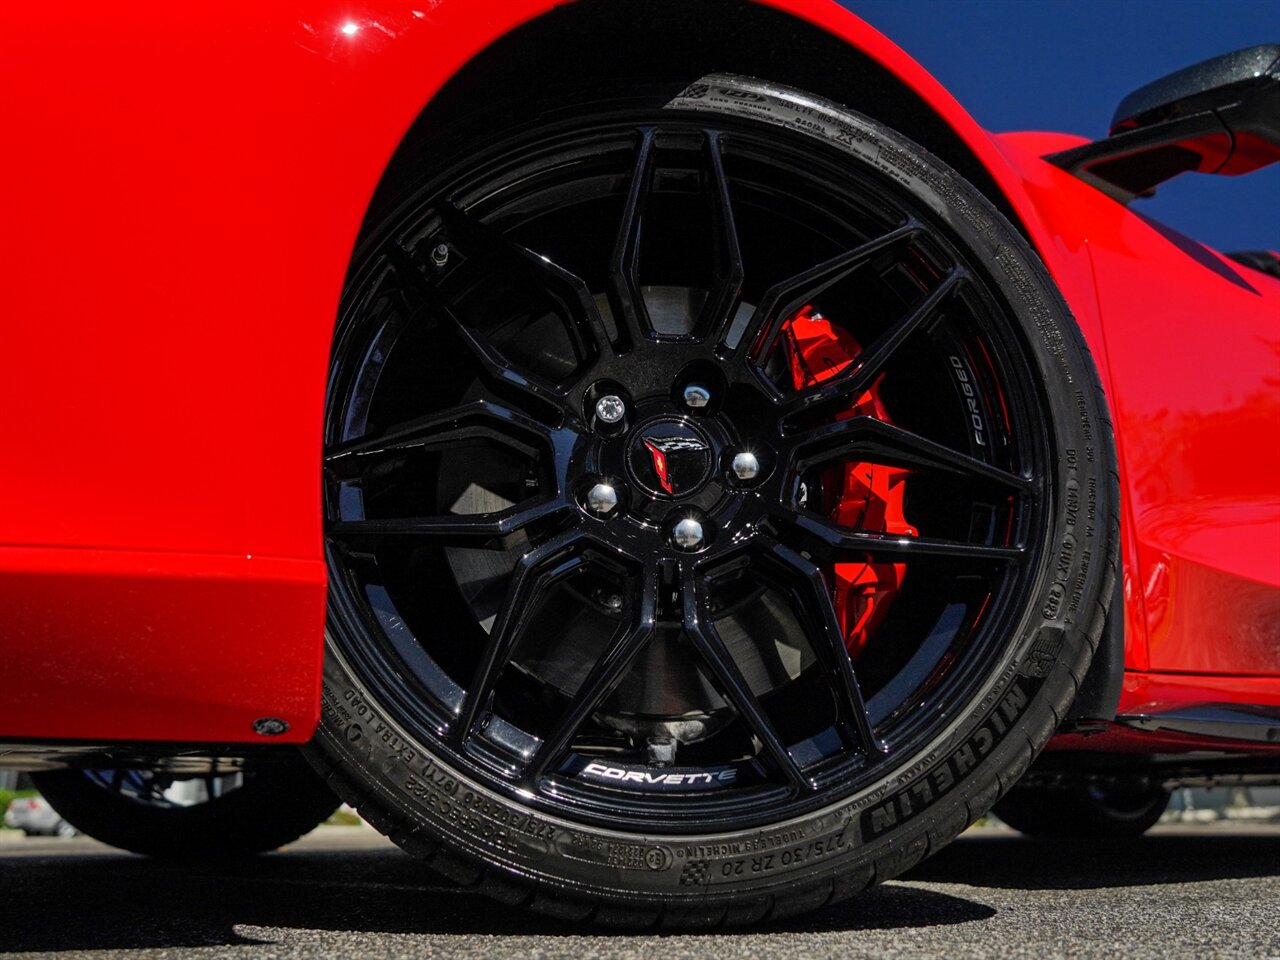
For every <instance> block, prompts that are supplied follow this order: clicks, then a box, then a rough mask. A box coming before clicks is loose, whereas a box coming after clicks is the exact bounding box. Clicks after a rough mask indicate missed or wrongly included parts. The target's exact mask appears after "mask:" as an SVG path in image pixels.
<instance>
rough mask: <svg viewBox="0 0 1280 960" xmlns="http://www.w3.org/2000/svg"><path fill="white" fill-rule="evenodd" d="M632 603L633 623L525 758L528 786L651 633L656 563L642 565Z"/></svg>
mask: <svg viewBox="0 0 1280 960" xmlns="http://www.w3.org/2000/svg"><path fill="white" fill-rule="evenodd" d="M635 594H636V597H635V600H634V601H633V606H634V610H635V617H634V623H633V624H632V625H631V627H630V628H628V629H627V630H625V631H623V632H622V634H621V635H619V636H618V637H617V638H615V639H614V640H613V642H612V643H610V644H609V645H608V646H607V647H606V648H605V651H604V653H603V654H601V656H600V658H599V659H598V660H596V662H595V664H594V665H593V666H592V668H591V671H590V672H589V673H588V674H587V678H586V679H585V680H583V681H582V684H581V686H579V687H578V690H577V692H576V693H575V694H574V698H573V702H572V703H571V704H570V705H569V707H568V708H567V709H566V710H565V713H564V714H563V715H562V716H561V717H560V719H559V720H558V721H557V722H556V725H555V727H554V728H553V729H552V731H551V732H550V733H549V734H548V735H547V737H546V739H545V740H544V741H543V742H542V746H541V747H539V748H538V752H537V753H536V754H534V756H533V759H532V760H530V761H529V765H528V767H527V768H526V772H525V779H526V781H527V782H528V783H529V785H530V786H532V785H534V784H536V783H537V781H538V778H539V777H541V776H542V774H543V773H544V772H545V771H546V769H547V768H548V767H550V766H551V765H552V764H553V763H555V762H556V760H558V759H559V758H560V757H561V755H562V754H563V753H564V751H565V750H566V749H568V747H569V745H570V744H571V743H572V742H573V737H574V734H576V733H577V732H578V728H579V727H581V726H582V724H583V722H584V721H585V720H586V719H587V718H588V717H589V716H591V714H593V713H594V712H595V711H596V709H597V708H598V707H599V706H600V704H601V703H602V702H603V701H604V699H605V698H606V697H607V696H609V694H610V693H612V692H613V689H614V687H616V686H617V685H618V683H619V682H621V680H622V678H623V677H624V676H625V675H626V672H627V670H628V669H629V668H630V666H631V664H632V663H634V662H635V659H636V657H637V656H638V655H639V654H640V651H642V650H643V649H644V648H645V646H646V645H647V644H648V643H649V641H650V639H652V637H653V633H654V621H655V620H656V618H657V608H658V565H657V563H656V562H650V563H648V564H646V565H645V568H644V572H643V573H642V574H641V577H640V580H639V583H638V585H637V587H636V590H635Z"/></svg>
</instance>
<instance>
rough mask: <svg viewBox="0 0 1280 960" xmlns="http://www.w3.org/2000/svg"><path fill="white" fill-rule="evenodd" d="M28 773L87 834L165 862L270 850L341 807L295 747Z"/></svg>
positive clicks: (46, 796)
mask: <svg viewBox="0 0 1280 960" xmlns="http://www.w3.org/2000/svg"><path fill="white" fill-rule="evenodd" d="M31 779H32V781H33V782H34V783H35V786H36V788H37V789H38V790H39V791H40V793H41V794H42V795H43V796H44V798H45V799H46V800H48V801H49V803H50V804H51V805H52V806H53V808H54V809H55V810H57V811H58V813H59V815H61V816H62V817H63V819H65V820H66V821H67V822H68V823H70V824H71V825H72V826H73V827H75V828H76V829H77V830H79V831H80V832H81V833H85V834H88V835H89V836H91V837H93V838H94V839H95V840H99V841H101V842H103V843H106V844H109V845H111V846H113V847H119V848H120V849H122V850H131V851H133V852H134V853H141V854H145V855H147V856H153V857H162V858H167V859H180V860H191V859H204V860H215V859H226V858H229V857H243V856H249V855H252V854H257V853H266V852H269V851H272V850H275V849H277V848H279V847H282V846H284V845H285V844H287V843H290V842H292V841H294V840H296V839H297V838H298V837H300V836H302V835H303V834H304V833H307V832H308V831H310V830H312V829H313V828H314V827H316V826H317V825H318V824H320V823H322V822H323V821H325V820H327V819H328V818H329V817H330V816H331V815H332V814H333V812H334V810H336V809H337V808H338V805H339V800H338V798H337V797H336V796H334V794H333V792H332V791H331V790H330V789H329V788H328V787H327V786H325V783H324V781H323V780H321V779H320V778H319V777H318V776H316V773H315V771H314V770H312V769H311V767H310V765H309V764H308V763H307V762H306V760H304V759H303V758H302V756H301V755H300V754H299V753H298V751H297V750H295V749H282V750H276V751H273V752H272V753H271V754H269V755H267V754H264V755H259V756H255V757H250V758H209V759H208V760H205V759H194V758H184V759H183V760H182V761H180V762H177V765H174V766H154V767H142V766H130V765H127V763H126V762H122V763H121V764H120V765H118V766H111V767H92V768H83V769H80V768H72V767H68V768H63V769H58V770H46V771H41V772H38V773H33V774H32V775H31Z"/></svg>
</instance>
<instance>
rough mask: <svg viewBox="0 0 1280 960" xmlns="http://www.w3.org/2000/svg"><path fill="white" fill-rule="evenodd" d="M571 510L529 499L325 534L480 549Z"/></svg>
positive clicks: (359, 524) (344, 539)
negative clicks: (488, 508)
mask: <svg viewBox="0 0 1280 960" xmlns="http://www.w3.org/2000/svg"><path fill="white" fill-rule="evenodd" d="M572 513H573V507H572V506H571V505H570V504H568V503H566V502H565V501H564V500H562V499H559V498H546V499H539V500H530V501H528V502H526V503H519V504H516V505H515V506H513V507H509V508H508V509H506V510H498V511H495V512H493V513H472V514H452V513H446V514H441V515H439V516H431V517H403V518H400V517H396V518H388V519H375V520H339V521H336V522H334V523H331V524H329V525H328V528H327V529H326V530H325V535H326V536H328V537H329V538H330V539H332V540H337V541H339V542H341V543H345V544H350V545H354V546H357V547H359V546H365V547H373V546H379V545H385V544H388V543H394V542H397V541H399V542H404V541H406V540H412V539H422V540H430V541H432V542H433V543H439V544H443V545H450V544H457V545H465V546H470V547H477V546H483V545H484V544H485V541H488V540H498V539H501V538H504V537H508V536H510V535H511V534H513V533H516V532H517V531H519V530H523V529H524V528H525V527H528V526H530V525H531V524H534V523H539V522H549V521H551V520H553V519H556V518H561V519H563V518H564V517H567V516H570V515H572Z"/></svg>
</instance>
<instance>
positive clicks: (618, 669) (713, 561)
mask: <svg viewBox="0 0 1280 960" xmlns="http://www.w3.org/2000/svg"><path fill="white" fill-rule="evenodd" d="M334 349H335V353H334V362H333V374H332V379H331V383H330V393H329V405H328V414H327V424H326V430H327V435H326V453H325V508H326V537H327V542H328V556H329V564H330V570H331V600H330V608H331V619H330V626H331V631H332V632H333V634H334V640H335V642H336V643H337V644H338V646H339V648H340V649H341V650H342V652H343V655H344V656H345V657H347V658H349V659H350V660H352V661H353V662H356V663H358V664H359V670H360V673H361V675H362V676H365V677H366V678H368V679H369V680H370V682H372V683H375V684H376V685H377V687H378V689H379V693H380V694H381V696H383V697H384V698H387V699H388V700H389V701H390V702H394V703H395V704H397V707H398V710H399V711H400V715H401V716H402V717H403V718H406V719H407V720H408V722H410V723H411V724H412V725H413V727H414V728H415V730H416V731H417V734H418V735H419V736H420V737H422V738H424V740H425V741H426V742H429V743H431V744H432V745H433V749H436V750H439V751H440V752H441V754H442V755H443V756H446V757H448V758H449V759H450V762H451V763H453V764H455V765H456V766H457V768H459V769H462V770H465V771H467V772H468V774H470V775H472V776H474V777H477V778H479V779H480V780H482V781H484V782H486V783H488V784H490V785H491V786H494V787H496V788H497V789H500V790H503V791H506V792H508V793H509V794H510V795H512V796H519V797H520V798H522V800H523V802H526V803H528V804H530V805H532V806H535V807H540V808H544V809H548V810H560V811H563V812H570V813H572V815H573V816H575V817H579V818H586V819H588V820H591V821H592V822H597V823H602V824H608V825H616V826H619V827H624V828H630V829H643V828H644V827H645V826H646V825H652V824H663V825H666V826H667V827H669V828H671V829H674V830H677V831H679V830H687V829H695V828H701V827H705V826H706V825H707V824H708V823H711V822H714V823H716V824H720V825H749V824H751V823H762V822H769V821H777V820H779V819H780V818H781V817H783V816H788V815H791V814H793V813H798V812H802V811H804V810H806V809H813V808H815V807H816V806H818V805H819V804H821V803H824V802H829V801H830V799H831V798H832V797H833V796H836V795H838V794H841V793H845V792H848V791H851V790H853V789H855V788H856V787H857V785H858V784H860V783H866V782H869V781H870V779H871V778H874V777H877V776H879V775H880V773H881V772H882V770H883V769H884V765H885V764H887V763H892V762H894V758H895V757H896V756H897V757H900V756H903V755H905V752H906V751H907V750H908V749H910V748H912V747H913V746H914V745H917V744H919V743H921V742H923V740H924V739H925V738H927V737H929V736H931V735H933V734H935V733H936V730H937V729H938V724H939V723H942V722H944V721H945V719H946V718H947V717H948V712H949V711H952V710H954V709H956V705H957V704H959V703H962V702H963V700H964V698H965V697H967V696H970V695H971V694H972V690H973V685H974V684H975V683H977V682H979V681H980V680H981V679H982V678H983V677H985V676H986V671H985V667H984V665H985V664H986V663H989V662H991V660H992V659H993V658H995V657H996V656H997V655H998V654H999V652H1000V651H1001V650H1002V648H1003V645H1005V644H1007V643H1009V642H1010V637H1011V634H1012V632H1013V629H1012V624H1013V622H1014V620H1015V619H1016V618H1017V617H1018V616H1020V615H1021V611H1022V610H1023V609H1024V607H1025V603H1026V597H1027V596H1028V594H1029V591H1030V590H1031V588H1032V586H1033V584H1034V581H1035V578H1036V576H1037V571H1038V570H1039V567H1040V557H1041V554H1042V552H1043V549H1044V543H1043V540H1044V537H1045V530H1046V523H1047V521H1046V516H1045V514H1046V507H1047V493H1048V492H1047V490H1046V480H1045V476H1046V459H1047V456H1048V455H1047V452H1046V451H1047V450H1048V449H1049V448H1050V445H1051V439H1052V438H1051V437H1050V436H1049V435H1048V427H1047V426H1046V422H1047V421H1046V418H1045V417H1044V416H1043V415H1042V410H1041V405H1040V400H1039V399H1038V394H1037V392H1036V388H1035V377H1034V376H1033V374H1032V372H1031V371H1032V366H1031V364H1030V362H1029V360H1028V359H1027V354H1026V349H1025V345H1024V343H1023V342H1022V339H1021V337H1020V334H1019V333H1018V327H1017V324H1016V323H1014V322H1013V321H1012V319H1011V318H1009V317H1008V316H1007V315H1006V313H1005V312H1004V310H1003V308H1002V307H1001V305H1000V302H999V300H998V299H997V298H996V297H994V296H993V295H992V293H991V291H990V289H989V287H988V284H987V282H986V281H985V280H984V277H983V273H982V269H981V265H980V264H974V263H971V262H969V260H968V259H967V258H966V256H965V255H964V253H963V252H962V250H961V249H960V248H959V245H958V244H957V243H955V242H954V241H953V240H952V239H951V238H950V237H949V235H948V232H947V230H946V229H945V227H944V226H942V224H941V223H940V222H939V221H937V220H936V219H935V218H934V217H933V216H932V215H931V213H930V212H929V211H928V210H927V209H921V208H919V206H918V205H917V203H916V202H915V201H914V200H913V199H912V198H911V196H910V194H908V193H906V192H898V191H896V190H895V189H894V188H893V187H892V185H891V184H888V183H887V182H880V181H873V180H871V179H869V178H867V177H866V176H865V175H863V174H860V173H858V172H856V171H854V170H851V169H849V168H848V166H847V165H841V164H839V163H836V162H835V161H833V159H831V158H829V157H826V156H824V155H819V154H818V153H816V152H812V151H809V150H806V147H805V145H804V143H803V142H802V141H801V140H799V139H798V138H795V137H790V136H787V135H784V134H783V133H782V132H773V133H769V132H764V131H762V130H761V129H759V128H752V127H749V126H739V125H735V124H734V123H733V122H731V121H727V120H726V121H725V122H723V123H721V124H719V125H717V126H715V127H714V128H708V127H706V126H703V125H698V124H694V123H691V122H688V121H685V120H677V119H672V118H660V117H654V118H652V119H650V120H644V121H642V122H639V123H635V122H628V123H626V124H622V123H611V122H600V123H597V124H594V125H591V126H589V127H585V128H584V127H582V126H578V127H577V128H575V129H573V130H571V131H565V132H563V133H555V132H544V133H542V134H539V135H538V136H536V137H532V138H526V139H524V140H522V141H518V142H513V143H510V144H505V145H503V147H502V148H495V149H494V150H493V151H492V152H491V154H490V155H489V156H486V157H484V158H483V159H482V160H479V161H476V162H473V163H470V164H468V165H467V166H466V167H465V168H461V169H457V170H453V171H450V172H448V173H446V174H442V175H441V176H440V177H438V178H436V179H435V180H434V181H433V182H432V183H431V184H430V185H429V186H428V187H427V188H425V189H424V190H422V191H421V192H420V193H418V194H417V195H416V196H415V197H414V198H413V199H412V200H411V201H410V202H409V203H407V204H406V205H404V206H402V207H401V208H400V209H399V212H398V213H397V214H395V215H394V216H393V217H392V218H391V219H390V220H388V222H387V223H386V224H385V225H384V227H383V229H381V230H380V231H379V232H378V233H377V234H376V242H374V243H372V244H370V245H368V246H367V247H366V248H365V250H364V252H363V253H362V254H361V255H360V256H359V257H358V259H357V261H356V263H355V265H354V266H353V270H352V275H351V278H350V280H349V283H348V294H347V297H346V300H345V302H344V309H343V313H342V316H341V318H340V324H339V329H338V334H337V337H336V339H335V348H334Z"/></svg>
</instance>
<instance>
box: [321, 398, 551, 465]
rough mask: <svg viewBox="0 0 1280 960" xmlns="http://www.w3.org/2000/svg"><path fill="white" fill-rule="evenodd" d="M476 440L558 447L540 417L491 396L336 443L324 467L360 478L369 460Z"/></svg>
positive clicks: (527, 447)
mask: <svg viewBox="0 0 1280 960" xmlns="http://www.w3.org/2000/svg"><path fill="white" fill-rule="evenodd" d="M478 439H491V440H496V441H497V442H499V443H503V444H505V445H508V446H512V447H514V448H515V449H517V450H520V451H521V452H526V453H527V452H529V451H530V450H532V449H541V450H542V451H544V452H545V451H548V450H551V449H552V448H553V446H554V443H553V440H552V437H551V431H550V430H549V429H548V428H547V427H546V426H544V425H543V424H541V423H539V422H538V421H536V420H534V419H532V418H531V417H526V416H525V415H524V414H522V413H519V412H517V411H515V410H512V409H510V408H509V407H505V406H503V405H502V404H499V403H495V402H494V401H492V400H476V401H474V402H472V403H465V404H462V405H461V406H457V407H451V408H449V409H448V410H444V411H442V412H440V413H434V414H430V415H428V416H425V417H417V418H415V419H413V420H407V421H405V422H404V423H397V424H395V425H394V426H391V427H388V428H387V429H385V430H383V431H381V432H380V433H377V434H374V435H373V436H368V437H360V438H359V439H357V440H352V441H350V442H348V443H344V444H341V445H340V446H337V447H334V448H333V449H332V450H330V451H329V452H328V453H326V454H325V456H324V463H325V469H326V470H328V471H329V472H330V473H331V474H332V475H333V476H335V477H336V478H338V479H343V480H349V479H356V478H358V477H359V476H360V475H361V473H362V472H363V471H364V469H365V468H366V467H367V466H368V465H369V464H370V463H374V462H377V461H379V460H381V459H383V458H384V457H387V456H391V455H394V454H397V453H403V452H404V451H406V450H415V449H417V450H433V449H439V448H442V447H447V446H449V445H450V444H454V443H459V442H465V441H468V440H478ZM528 441H532V443H533V444H534V446H531V445H530V443H529V442H528Z"/></svg>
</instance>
